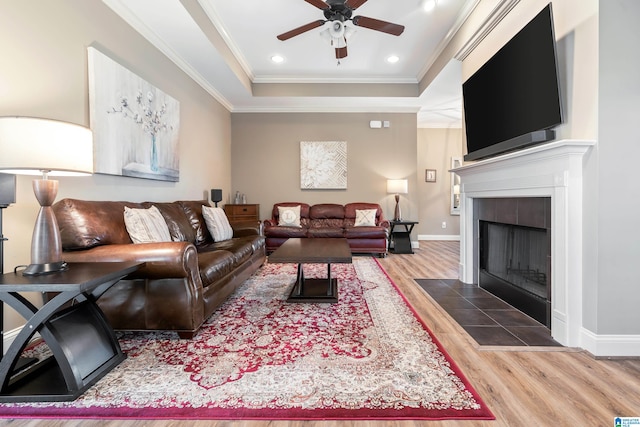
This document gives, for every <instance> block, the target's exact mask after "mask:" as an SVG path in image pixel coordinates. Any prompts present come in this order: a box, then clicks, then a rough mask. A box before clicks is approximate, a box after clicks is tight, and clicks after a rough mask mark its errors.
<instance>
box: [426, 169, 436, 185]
mask: <svg viewBox="0 0 640 427" xmlns="http://www.w3.org/2000/svg"><path fill="white" fill-rule="evenodd" d="M424 181H425V182H436V170H435V169H427V170H425V173H424Z"/></svg>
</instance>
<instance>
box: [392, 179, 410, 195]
mask: <svg viewBox="0 0 640 427" xmlns="http://www.w3.org/2000/svg"><path fill="white" fill-rule="evenodd" d="M408 191H409V187H408V181H407V180H406V179H388V180H387V193H391V194H407V192H408Z"/></svg>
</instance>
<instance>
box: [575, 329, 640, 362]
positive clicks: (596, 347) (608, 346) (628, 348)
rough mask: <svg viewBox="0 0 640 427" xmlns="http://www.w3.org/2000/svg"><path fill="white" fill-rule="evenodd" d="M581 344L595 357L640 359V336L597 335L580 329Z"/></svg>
mask: <svg viewBox="0 0 640 427" xmlns="http://www.w3.org/2000/svg"><path fill="white" fill-rule="evenodd" d="M581 343H582V346H581V347H582V348H584V349H585V350H587V351H588V352H589V353H591V354H592V355H594V356H596V357H640V335H598V334H594V333H593V332H591V331H590V330H588V329H584V328H582V330H581Z"/></svg>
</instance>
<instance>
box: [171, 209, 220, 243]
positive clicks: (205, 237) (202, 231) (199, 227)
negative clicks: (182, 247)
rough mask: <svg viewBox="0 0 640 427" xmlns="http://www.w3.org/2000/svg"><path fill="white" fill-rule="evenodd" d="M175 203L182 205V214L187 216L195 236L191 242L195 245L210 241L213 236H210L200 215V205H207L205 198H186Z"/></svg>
mask: <svg viewBox="0 0 640 427" xmlns="http://www.w3.org/2000/svg"><path fill="white" fill-rule="evenodd" d="M177 203H179V204H180V206H182V210H184V214H185V215H186V216H187V219H188V220H189V223H190V224H191V228H193V231H194V233H195V236H196V237H195V240H194V242H193V243H194V244H195V245H196V246H199V245H202V244H204V243H207V242H210V241H212V240H213V238H212V237H211V233H209V230H208V229H207V224H206V222H205V220H204V217H203V216H202V206H203V205H208V204H209V203H208V202H207V201H206V200H195V201H191V200H187V201H179V202H177Z"/></svg>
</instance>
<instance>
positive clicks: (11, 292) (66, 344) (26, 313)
mask: <svg viewBox="0 0 640 427" xmlns="http://www.w3.org/2000/svg"><path fill="white" fill-rule="evenodd" d="M138 267H139V264H138V263H79V264H75V265H74V267H73V268H70V269H69V271H65V272H59V273H54V274H51V275H42V276H34V277H28V276H23V275H22V274H20V273H13V274H12V273H9V274H4V275H2V276H1V278H0V301H2V302H3V303H5V304H8V305H9V306H10V307H12V308H13V309H14V310H15V311H16V312H17V313H18V314H19V315H20V316H22V317H23V318H24V319H25V320H26V323H25V325H24V326H23V327H22V329H21V330H20V332H19V333H18V334H17V335H16V337H15V339H14V340H13V342H12V343H11V345H10V346H9V348H8V349H7V352H6V354H5V355H4V357H3V358H2V360H1V361H0V402H40V401H65V400H74V399H76V398H77V397H78V396H80V395H81V394H82V393H84V392H85V391H86V390H87V389H88V388H89V387H91V386H92V385H94V384H95V383H96V382H97V381H98V380H99V379H100V378H102V377H103V376H104V375H106V374H107V373H108V372H109V371H110V370H111V369H113V367H115V366H116V365H118V364H119V363H120V362H122V361H123V360H124V359H125V358H126V355H125V354H124V353H123V352H122V349H121V348H120V344H119V343H118V339H117V337H116V335H115V332H114V331H113V329H112V328H111V326H110V325H109V323H108V322H107V319H106V317H105V316H104V313H102V310H100V308H99V307H98V305H97V304H96V300H97V299H98V298H100V296H101V295H102V294H104V293H105V292H106V291H107V290H108V289H109V288H110V287H111V286H112V285H113V284H115V283H116V282H117V281H118V280H120V279H121V278H122V277H124V276H126V275H127V274H129V273H131V272H133V271H135V270H136V269H137V268H138ZM34 291H35V292H43V293H45V294H47V295H53V296H52V297H51V298H47V299H45V301H44V305H43V306H42V307H40V308H38V307H36V306H35V305H34V304H33V303H31V302H30V301H29V300H27V299H26V298H25V297H24V296H23V295H22V294H21V292H34ZM36 333H39V334H40V337H41V338H42V340H43V341H44V344H46V346H47V347H48V348H49V350H50V353H51V355H52V356H51V357H48V358H46V359H44V360H39V361H38V362H36V363H35V364H33V365H31V366H28V367H27V368H25V369H21V370H16V367H17V366H18V363H20V362H19V360H20V356H21V355H22V354H23V352H24V350H25V348H26V347H27V346H28V345H30V342H31V341H32V338H33V337H34V335H35V334H36Z"/></svg>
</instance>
